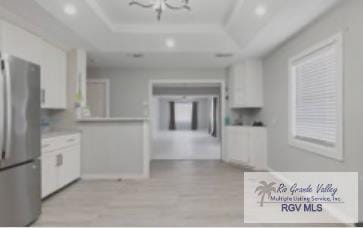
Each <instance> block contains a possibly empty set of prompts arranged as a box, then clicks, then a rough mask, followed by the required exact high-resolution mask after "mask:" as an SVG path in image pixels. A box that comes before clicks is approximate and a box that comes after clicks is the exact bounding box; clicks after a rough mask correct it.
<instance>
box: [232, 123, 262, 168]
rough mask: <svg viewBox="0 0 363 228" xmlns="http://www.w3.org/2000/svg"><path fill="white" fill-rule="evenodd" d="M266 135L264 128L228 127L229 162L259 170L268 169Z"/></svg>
mask: <svg viewBox="0 0 363 228" xmlns="http://www.w3.org/2000/svg"><path fill="white" fill-rule="evenodd" d="M266 134H267V132H266V128H264V127H239V126H235V127H234V126H230V127H227V137H226V140H227V143H226V145H227V146H226V149H227V153H228V161H229V162H232V163H237V164H244V165H250V166H253V167H256V168H259V169H264V168H266V166H267V165H266V159H267V152H266V147H267V145H266V137H267V136H266Z"/></svg>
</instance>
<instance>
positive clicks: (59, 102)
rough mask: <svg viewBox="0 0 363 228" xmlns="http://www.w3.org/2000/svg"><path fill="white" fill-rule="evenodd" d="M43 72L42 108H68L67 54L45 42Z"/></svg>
mask: <svg viewBox="0 0 363 228" xmlns="http://www.w3.org/2000/svg"><path fill="white" fill-rule="evenodd" d="M42 54H43V61H42V72H41V79H42V80H41V87H42V108H47V109H65V108H66V67H67V66H66V54H65V53H64V52H62V51H61V50H59V49H57V48H56V47H54V46H52V45H50V44H48V43H46V42H44V44H43V51H42Z"/></svg>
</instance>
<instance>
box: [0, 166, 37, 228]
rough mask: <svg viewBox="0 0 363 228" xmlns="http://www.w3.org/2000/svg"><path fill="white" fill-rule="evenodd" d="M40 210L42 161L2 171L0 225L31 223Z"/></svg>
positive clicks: (0, 179) (0, 173) (0, 182)
mask: <svg viewBox="0 0 363 228" xmlns="http://www.w3.org/2000/svg"><path fill="white" fill-rule="evenodd" d="M40 212H41V200H40V161H39V160H36V161H35V162H32V163H27V164H25V165H21V166H17V167H14V168H11V169H7V170H3V171H0V226H25V225H29V224H30V223H32V222H34V221H35V220H36V219H37V218H38V217H39V215H40Z"/></svg>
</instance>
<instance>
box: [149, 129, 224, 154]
mask: <svg viewBox="0 0 363 228" xmlns="http://www.w3.org/2000/svg"><path fill="white" fill-rule="evenodd" d="M153 137H154V138H153V149H152V151H153V154H152V158H153V159H156V160H178V159H179V160H185V159H189V160H220V159H221V143H220V141H219V139H218V138H216V137H213V136H211V135H210V134H209V133H208V131H207V130H199V131H191V130H189V131H188V130H179V131H156V132H154V134H153Z"/></svg>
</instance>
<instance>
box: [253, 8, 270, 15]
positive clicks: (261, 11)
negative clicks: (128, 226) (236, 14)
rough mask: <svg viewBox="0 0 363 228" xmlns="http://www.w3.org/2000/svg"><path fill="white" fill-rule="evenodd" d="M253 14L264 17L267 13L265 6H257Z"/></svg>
mask: <svg viewBox="0 0 363 228" xmlns="http://www.w3.org/2000/svg"><path fill="white" fill-rule="evenodd" d="M255 13H256V15H257V16H264V15H265V14H266V13H267V9H266V7H265V6H257V7H256V9H255Z"/></svg>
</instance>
